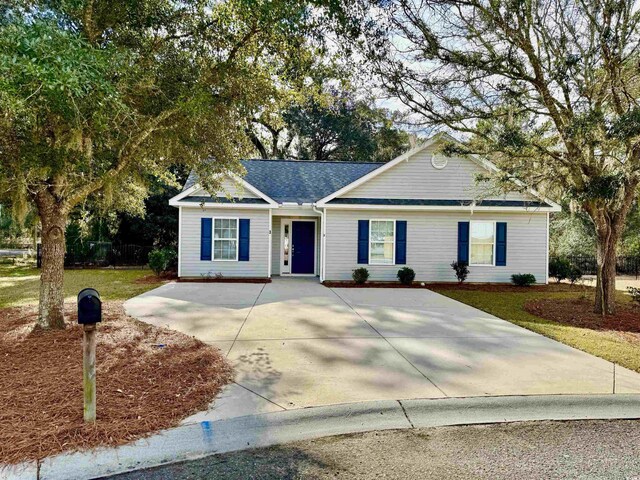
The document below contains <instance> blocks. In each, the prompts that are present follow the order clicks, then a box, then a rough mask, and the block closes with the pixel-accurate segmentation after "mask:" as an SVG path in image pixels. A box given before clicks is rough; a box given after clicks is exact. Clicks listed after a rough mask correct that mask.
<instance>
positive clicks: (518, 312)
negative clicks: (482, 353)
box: [434, 286, 640, 372]
mask: <svg viewBox="0 0 640 480" xmlns="http://www.w3.org/2000/svg"><path fill="white" fill-rule="evenodd" d="M552 288H553V287H552V286H550V289H552ZM434 290H435V291H437V292H438V293H441V294H443V295H446V296H447V297H450V298H453V299H455V300H458V301H460V302H462V303H466V304H468V305H471V306H473V307H476V308H479V309H480V310H483V311H485V312H487V313H490V314H492V315H495V316H496V317H500V318H502V319H504V320H508V321H509V322H511V323H514V324H516V325H519V326H521V327H524V328H527V329H529V330H532V331H534V332H537V333H540V334H541V335H544V336H546V337H549V338H553V339H554V340H557V341H559V342H562V343H565V344H567V345H570V346H572V347H575V348H577V349H579V350H583V351H585V352H587V353H591V354H592V355H596V356H598V357H601V358H604V359H605V360H609V361H611V362H615V363H617V364H619V365H622V366H623V367H626V368H629V369H631V370H635V371H637V372H640V344H639V343H638V342H634V341H633V340H630V339H628V338H625V337H624V336H623V335H622V334H620V333H617V332H611V331H597V330H590V329H587V328H579V327H574V326H570V325H563V324H560V323H556V322H553V321H550V320H545V319H543V318H540V317H536V316H534V315H531V314H530V313H528V312H526V311H525V310H524V308H523V306H524V304H525V303H526V302H527V301H528V300H532V299H537V298H567V297H578V296H580V295H584V293H583V290H582V289H580V288H576V291H575V292H540V291H527V290H524V291H523V292H522V293H520V292H486V291H469V290H456V289H439V288H435V289H434ZM592 292H593V291H592V289H589V291H588V293H587V295H589V296H590V297H591V296H592V295H593V293H592ZM619 301H620V302H628V301H629V297H628V296H625V295H624V294H622V293H620V295H619Z"/></svg>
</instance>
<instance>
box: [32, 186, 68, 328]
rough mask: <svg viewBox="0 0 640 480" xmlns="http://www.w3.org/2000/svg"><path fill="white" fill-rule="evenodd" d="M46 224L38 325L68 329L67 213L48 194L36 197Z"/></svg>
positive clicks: (43, 224) (40, 213)
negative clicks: (65, 259)
mask: <svg viewBox="0 0 640 480" xmlns="http://www.w3.org/2000/svg"><path fill="white" fill-rule="evenodd" d="M36 203H37V205H38V214H39V216H40V222H41V223H42V233H41V236H42V268H41V270H40V304H39V307H38V326H39V327H41V328H57V329H62V328H65V324H64V252H65V238H64V232H65V228H66V224H67V214H66V212H64V211H63V209H62V208H60V206H59V205H58V204H57V203H56V202H55V201H54V200H53V198H52V197H51V196H50V195H48V194H44V195H38V199H37V200H36Z"/></svg>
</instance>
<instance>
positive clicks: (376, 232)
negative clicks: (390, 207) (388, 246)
mask: <svg viewBox="0 0 640 480" xmlns="http://www.w3.org/2000/svg"><path fill="white" fill-rule="evenodd" d="M371 241H372V242H385V241H386V242H393V221H376V220H372V221H371Z"/></svg>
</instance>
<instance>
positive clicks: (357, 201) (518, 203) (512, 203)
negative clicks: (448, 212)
mask: <svg viewBox="0 0 640 480" xmlns="http://www.w3.org/2000/svg"><path fill="white" fill-rule="evenodd" d="M329 203H330V204H334V205H400V206H404V205H411V206H413V205H416V206H417V205H419V206H435V207H459V206H469V205H471V204H472V203H473V200H448V199H445V200H439V199H419V198H334V199H333V200H331V201H330V202H329ZM549 206H550V205H548V204H546V203H544V202H538V201H530V202H528V201H522V200H477V201H476V207H528V208H537V207H549Z"/></svg>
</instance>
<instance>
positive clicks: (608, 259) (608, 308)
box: [595, 217, 622, 315]
mask: <svg viewBox="0 0 640 480" xmlns="http://www.w3.org/2000/svg"><path fill="white" fill-rule="evenodd" d="M621 230H622V228H621V227H620V226H616V225H615V224H614V222H611V221H608V220H607V219H606V218H604V217H599V218H598V219H597V220H596V238H597V245H596V261H597V266H598V272H597V274H598V280H597V283H596V301H595V312H596V313H600V314H602V315H613V314H615V313H616V257H617V255H616V253H617V245H618V240H619V238H620V234H621V233H622V232H621Z"/></svg>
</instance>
